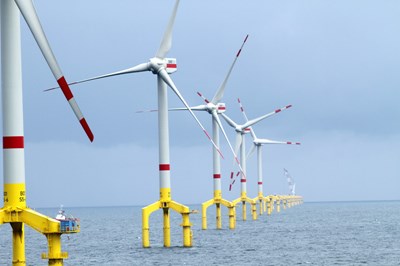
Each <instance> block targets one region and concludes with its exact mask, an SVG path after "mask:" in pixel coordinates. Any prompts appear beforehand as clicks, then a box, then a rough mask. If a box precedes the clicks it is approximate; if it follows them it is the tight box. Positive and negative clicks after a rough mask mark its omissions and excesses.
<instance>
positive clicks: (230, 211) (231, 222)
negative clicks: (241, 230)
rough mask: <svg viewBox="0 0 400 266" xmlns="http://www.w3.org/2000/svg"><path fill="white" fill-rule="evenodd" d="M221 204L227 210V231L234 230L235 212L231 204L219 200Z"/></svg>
mask: <svg viewBox="0 0 400 266" xmlns="http://www.w3.org/2000/svg"><path fill="white" fill-rule="evenodd" d="M221 204H222V205H224V206H225V207H227V208H228V215H229V229H235V226H236V211H235V205H234V204H233V202H230V201H227V200H225V199H221Z"/></svg>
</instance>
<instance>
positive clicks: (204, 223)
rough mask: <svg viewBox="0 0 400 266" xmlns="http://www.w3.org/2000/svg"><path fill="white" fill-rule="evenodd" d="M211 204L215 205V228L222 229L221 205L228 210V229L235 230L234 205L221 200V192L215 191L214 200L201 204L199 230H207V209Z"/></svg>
mask: <svg viewBox="0 0 400 266" xmlns="http://www.w3.org/2000/svg"><path fill="white" fill-rule="evenodd" d="M213 204H215V207H216V228H217V229H222V217H221V205H222V206H225V207H227V208H228V215H229V229H235V226H236V212H235V205H234V204H233V203H232V202H230V201H228V200H226V199H223V198H222V192H221V190H215V191H214V198H213V199H210V200H208V201H206V202H204V203H203V204H201V217H202V223H201V228H202V229H203V230H207V209H208V207H210V206H211V205H213Z"/></svg>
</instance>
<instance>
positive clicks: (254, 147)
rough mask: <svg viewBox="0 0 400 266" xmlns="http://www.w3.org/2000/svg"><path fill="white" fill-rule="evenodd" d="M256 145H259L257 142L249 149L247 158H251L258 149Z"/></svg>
mask: <svg viewBox="0 0 400 266" xmlns="http://www.w3.org/2000/svg"><path fill="white" fill-rule="evenodd" d="M256 147H257V146H256V144H254V143H253V146H252V147H251V150H250V151H249V153H248V154H247V156H246V160H247V159H249V158H250V157H251V156H252V155H253V154H254V151H255V150H256Z"/></svg>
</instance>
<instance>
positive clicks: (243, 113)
mask: <svg viewBox="0 0 400 266" xmlns="http://www.w3.org/2000/svg"><path fill="white" fill-rule="evenodd" d="M238 103H239V107H240V111H241V112H242V115H243V117H244V119H245V120H246V122H247V121H249V118H248V117H247V115H246V112H245V111H244V108H243V105H242V102H241V101H240V98H238Z"/></svg>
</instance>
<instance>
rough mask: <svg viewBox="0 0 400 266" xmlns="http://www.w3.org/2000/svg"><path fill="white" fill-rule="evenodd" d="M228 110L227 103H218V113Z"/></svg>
mask: <svg viewBox="0 0 400 266" xmlns="http://www.w3.org/2000/svg"><path fill="white" fill-rule="evenodd" d="M225 111H226V107H225V103H218V104H217V113H218V114H222V113H224V112H225Z"/></svg>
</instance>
